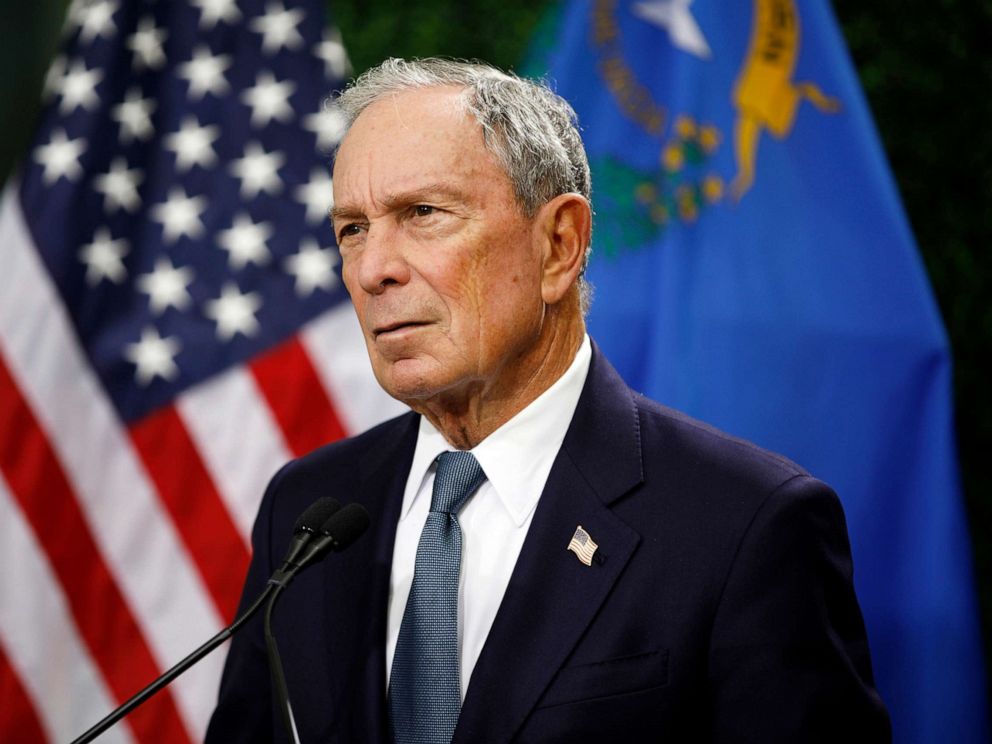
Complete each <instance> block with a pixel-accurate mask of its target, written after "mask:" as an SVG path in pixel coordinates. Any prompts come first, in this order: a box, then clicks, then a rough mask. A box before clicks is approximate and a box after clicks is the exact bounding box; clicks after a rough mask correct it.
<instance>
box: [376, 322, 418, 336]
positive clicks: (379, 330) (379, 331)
mask: <svg viewBox="0 0 992 744" xmlns="http://www.w3.org/2000/svg"><path fill="white" fill-rule="evenodd" d="M425 325H427V323H426V322H425V321H422V320H401V321H397V322H395V323H385V324H383V325H381V326H376V327H375V328H373V329H372V335H373V336H374V337H375V338H379V336H381V335H383V334H387V333H395V332H397V331H403V330H406V329H408V328H420V327H422V326H425Z"/></svg>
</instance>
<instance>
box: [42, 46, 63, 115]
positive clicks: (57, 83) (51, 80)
mask: <svg viewBox="0 0 992 744" xmlns="http://www.w3.org/2000/svg"><path fill="white" fill-rule="evenodd" d="M64 77H65V55H64V54H60V55H58V56H57V57H56V58H55V59H53V60H52V64H50V65H49V66H48V72H46V73H45V85H44V87H43V88H42V91H41V100H42V101H44V102H45V103H48V102H49V101H51V100H52V98H53V97H55V96H56V95H58V93H59V90H60V89H61V88H62V78H64Z"/></svg>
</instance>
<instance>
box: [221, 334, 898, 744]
mask: <svg viewBox="0 0 992 744" xmlns="http://www.w3.org/2000/svg"><path fill="white" fill-rule="evenodd" d="M417 429H418V418H417V416H415V415H413V414H408V415H405V416H401V417H399V418H397V419H394V420H392V421H389V422H386V423H385V424H382V425H380V426H378V427H376V428H375V429H372V430H371V431H369V432H366V433H365V434H362V435H361V436H358V437H355V438H353V439H349V440H346V441H343V442H339V443H335V444H332V445H330V446H327V447H324V448H322V449H319V450H317V451H315V452H313V453H311V454H309V455H307V456H306V457H303V458H301V459H299V460H296V461H294V462H292V463H290V464H289V465H287V466H286V467H285V468H283V470H281V471H280V472H279V473H278V474H277V475H276V477H275V478H274V479H273V480H272V482H271V484H270V485H269V488H268V489H267V491H266V494H265V497H264V499H263V501H262V505H261V509H260V511H259V515H258V520H257V522H256V524H255V529H254V534H253V542H254V557H253V559H252V564H251V569H250V571H249V575H248V579H247V582H246V585H245V593H244V598H243V600H242V602H243V604H244V603H245V602H248V601H251V599H252V598H254V597H255V596H257V595H258V594H259V593H260V592H261V591H262V589H263V587H264V584H265V582H266V580H267V578H268V576H269V575H270V574H271V573H272V571H273V570H275V569H276V568H278V565H277V563H278V561H279V560H280V559H281V557H282V555H283V553H284V551H285V550H286V547H287V544H288V540H289V536H290V534H291V532H292V528H293V523H294V521H295V519H296V518H297V516H298V515H299V514H300V512H302V511H303V510H304V509H305V508H306V507H307V506H308V505H309V504H310V503H311V502H312V501H313V500H314V499H315V498H317V497H319V496H324V495H330V496H334V497H335V498H337V499H339V500H340V501H341V502H349V501H359V502H361V503H363V504H364V505H365V506H366V507H367V508H368V510H369V512H370V513H371V515H372V527H371V529H370V531H369V532H368V533H367V534H366V535H364V536H363V537H362V538H360V539H359V540H358V541H357V542H356V543H355V544H354V545H353V546H352V547H351V548H349V549H348V550H347V551H346V552H344V553H341V554H340V555H332V556H331V557H330V558H329V559H328V560H326V561H325V562H324V563H323V564H321V565H319V566H317V567H315V568H311V569H310V570H309V571H308V572H306V573H303V574H301V575H300V576H299V578H298V579H297V580H296V582H295V583H294V584H293V585H292V586H291V587H290V588H289V589H288V590H287V591H286V592H285V594H284V596H283V598H282V600H281V601H280V605H279V606H278V609H277V611H276V617H275V621H274V627H275V632H276V636H277V638H278V639H279V644H280V650H281V653H282V659H283V663H284V665H285V668H286V673H287V677H288V685H289V690H290V694H291V698H292V701H293V708H294V712H295V715H296V719H297V724H298V728H299V731H300V737H301V741H302V742H303V744H317V742H322V743H323V742H342V743H343V744H352V743H354V744H358V743H364V742H375V743H377V744H378V743H385V742H388V741H389V727H388V719H387V713H386V700H385V651H384V648H385V635H386V602H387V595H388V591H389V571H390V564H391V557H392V549H393V538H394V534H395V530H396V523H397V520H398V515H399V509H400V502H401V500H402V495H403V489H404V485H405V482H406V477H407V473H408V470H409V466H410V462H411V459H412V457H413V451H414V446H415V443H416V437H417ZM580 524H581V525H582V526H583V527H584V528H585V529H586V530H587V531H588V532H589V534H590V535H591V536H592V537H593V539H594V540H595V541H596V542H597V543H598V544H599V550H598V551H597V558H598V560H596V561H595V562H594V563H593V565H592V566H585V565H583V564H582V563H580V562H579V561H578V560H577V558H576V557H575V555H574V554H572V553H570V552H568V551H567V550H566V546H567V545H568V542H569V539H570V538H571V536H572V534H573V532H574V531H575V527H576V525H580ZM851 574H852V568H851V555H850V547H849V544H848V539H847V531H846V526H845V522H844V516H843V513H842V511H841V507H840V504H839V502H838V500H837V497H836V496H835V495H834V494H833V492H832V491H831V490H830V489H829V488H828V487H827V486H825V485H824V484H823V483H821V482H820V481H817V480H816V479H814V478H812V477H810V476H809V475H808V474H807V473H806V472H805V471H804V470H802V469H801V468H800V467H798V466H797V465H795V464H793V463H792V462H789V461H788V460H786V459H784V458H782V457H779V456H777V455H774V454H770V453H768V452H766V451H763V450H761V449H759V448H757V447H755V446H754V445H751V444H748V443H746V442H743V441H740V440H737V439H734V438H731V437H729V436H727V435H725V434H722V433H721V432H719V431H716V430H715V429H713V428H711V427H708V426H706V425H704V424H701V423H699V422H697V421H694V420H692V419H690V418H688V417H686V416H684V415H682V414H680V413H678V412H675V411H672V410H670V409H668V408H665V407H663V406H660V405H658V404H657V403H654V402H652V401H650V400H648V399H646V398H644V397H642V396H640V395H638V394H636V393H634V392H632V391H631V390H630V389H629V388H628V387H627V386H626V385H625V384H624V383H623V382H622V381H621V379H620V378H619V376H618V375H617V374H616V372H615V371H614V370H613V368H612V367H611V366H610V365H609V363H608V362H607V361H606V360H605V359H604V358H603V357H602V355H601V354H599V353H598V352H594V354H593V360H592V366H591V368H590V372H589V376H588V379H587V381H586V385H585V388H584V390H583V393H582V396H581V399H580V401H579V404H578V407H577V409H576V412H575V415H574V417H573V420H572V423H571V425H570V427H569V430H568V433H567V435H566V437H565V440H564V443H563V444H562V447H561V451H560V452H559V453H558V457H557V459H556V460H555V464H554V467H553V468H552V470H551V474H550V476H549V478H548V482H547V485H546V487H545V490H544V493H543V495H542V496H541V500H540V502H539V504H538V506H537V510H536V512H535V514H534V518H533V522H532V523H531V527H530V531H529V532H528V534H527V538H526V541H525V543H524V546H523V549H522V550H521V553H520V557H519V559H518V561H517V564H516V566H515V568H514V570H513V575H512V577H511V579H510V583H509V586H508V588H507V591H506V594H505V596H504V599H503V602H502V604H501V605H500V608H499V612H498V614H497V616H496V619H495V621H494V623H493V626H492V630H491V631H490V633H489V637H488V639H487V640H486V644H485V647H484V648H483V650H482V654H481V656H480V657H479V660H478V663H477V664H476V667H475V671H474V672H473V674H472V678H471V681H470V684H469V688H468V693H467V696H466V699H465V703H464V705H463V707H462V713H461V717H460V719H459V722H458V728H457V730H456V732H455V736H454V742H456V743H457V744H469V743H475V744H479V743H485V742H494V743H495V742H520V743H524V742H564V741H590V740H591V741H608V742H625V743H633V742H649V741H650V742H682V741H692V742H696V741H714V742H761V743H762V744H772V743H773V742H790V743H791V742H820V741H822V742H860V741H865V742H868V741H871V742H876V741H887V740H888V739H889V722H888V717H887V714H886V712H885V708H884V706H883V705H882V702H881V701H880V699H879V697H878V695H877V693H876V692H875V690H874V687H873V681H872V672H871V663H870V660H869V655H868V646H867V642H866V639H865V629H864V623H863V621H862V618H861V612H860V609H859V607H858V603H857V599H856V598H855V594H854V589H853V585H852V576H851ZM207 740H208V742H214V743H216V744H228V743H230V742H263V741H283V740H284V736H283V731H282V728H281V721H280V719H279V717H278V715H276V714H275V709H274V708H273V705H272V701H271V695H270V683H269V673H268V668H267V664H266V657H265V647H264V644H263V639H262V627H261V621H260V619H258V618H256V620H255V621H253V622H252V623H251V624H250V625H248V626H246V627H245V628H244V629H243V630H242V632H241V634H240V635H239V636H237V637H236V639H235V640H234V642H233V645H232V647H231V649H230V654H229V656H228V660H227V665H226V667H225V672H224V678H223V681H222V684H221V690H220V699H219V704H218V707H217V710H216V711H215V713H214V716H213V719H212V720H211V724H210V729H209V732H208V736H207Z"/></svg>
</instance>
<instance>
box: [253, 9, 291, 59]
mask: <svg viewBox="0 0 992 744" xmlns="http://www.w3.org/2000/svg"><path fill="white" fill-rule="evenodd" d="M303 16H304V13H303V10H302V8H293V9H292V10H286V7H285V6H284V5H283V4H282V3H269V4H268V5H266V6H265V15H264V16H259V17H258V18H254V19H252V21H251V23H250V24H248V26H249V28H251V30H252V31H255V32H257V33H260V34H262V51H263V52H265V53H266V54H275V53H276V52H278V51H279V50H280V49H282V48H283V47H285V48H286V49H290V50H292V49H299V48H300V46H302V44H303V37H302V36H301V35H300V32H299V31H297V30H296V27H297V26H298V25H300V22H301V21H302V20H303Z"/></svg>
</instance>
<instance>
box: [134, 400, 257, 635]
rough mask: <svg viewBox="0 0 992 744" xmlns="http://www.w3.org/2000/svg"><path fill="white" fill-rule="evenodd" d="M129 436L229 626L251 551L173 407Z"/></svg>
mask: <svg viewBox="0 0 992 744" xmlns="http://www.w3.org/2000/svg"><path fill="white" fill-rule="evenodd" d="M130 435H131V441H132V442H133V443H134V446H135V447H136V448H137V450H138V454H139V456H140V457H141V460H142V462H144V464H145V468H147V470H148V473H149V475H150V476H151V479H152V481H153V482H154V483H155V487H156V489H157V490H158V493H159V498H160V499H161V501H162V503H163V504H164V505H165V507H166V509H168V511H169V514H170V515H171V516H172V521H173V522H174V523H175V525H176V529H177V530H178V531H179V534H180V536H181V537H182V540H183V543H184V544H185V545H186V548H187V550H189V552H190V555H191V556H192V557H193V561H194V563H195V564H196V567H197V570H198V571H199V572H200V575H201V576H202V577H203V581H204V583H205V584H206V587H207V590H208V591H209V592H210V596H211V597H212V598H213V600H214V603H215V604H216V606H217V609H218V610H219V611H220V615H221V617H222V618H224V622H225V623H227V622H231V621H232V620H233V619H234V615H235V612H236V611H237V608H238V600H239V599H240V596H241V585H242V583H243V582H244V579H245V574H247V572H248V561H249V558H250V555H249V549H248V546H247V545H245V542H244V540H243V539H242V538H241V535H240V534H239V533H238V529H237V527H236V526H235V524H234V521H233V520H232V519H231V515H230V513H229V512H228V511H227V507H225V505H224V502H223V500H222V499H221V496H220V493H219V492H218V491H217V486H216V485H215V484H214V481H213V478H211V476H210V473H209V472H208V471H207V468H206V465H204V463H203V458H201V457H200V452H199V450H197V449H196V445H195V444H193V440H192V439H191V438H190V436H189V432H187V431H186V427H185V426H184V425H183V422H182V419H180V418H179V413H178V412H177V411H176V409H175V408H174V407H173V406H167V407H166V408H162V409H160V410H158V411H156V412H155V413H152V414H149V415H148V416H146V417H145V418H144V419H142V420H141V421H139V422H138V423H136V424H132V425H131V427H130Z"/></svg>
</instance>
